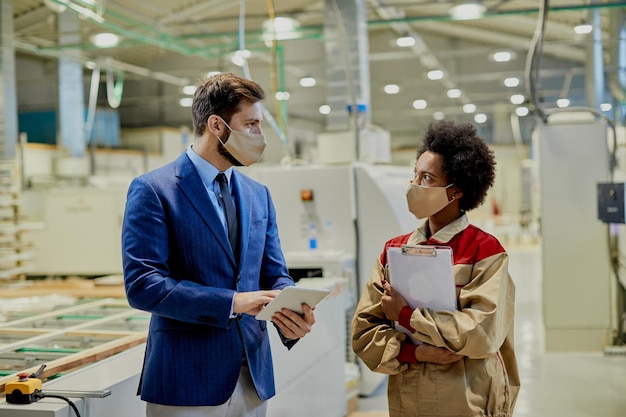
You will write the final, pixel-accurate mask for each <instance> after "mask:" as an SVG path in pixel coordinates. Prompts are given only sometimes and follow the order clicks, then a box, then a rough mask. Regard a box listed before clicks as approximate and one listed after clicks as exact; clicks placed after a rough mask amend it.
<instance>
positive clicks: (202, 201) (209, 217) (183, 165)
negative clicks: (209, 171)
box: [175, 153, 241, 265]
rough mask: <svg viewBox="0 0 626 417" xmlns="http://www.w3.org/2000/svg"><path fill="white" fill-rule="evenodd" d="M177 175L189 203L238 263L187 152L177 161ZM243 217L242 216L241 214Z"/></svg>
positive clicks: (179, 184) (230, 256)
mask: <svg viewBox="0 0 626 417" xmlns="http://www.w3.org/2000/svg"><path fill="white" fill-rule="evenodd" d="M175 166H176V177H178V179H179V181H178V187H179V188H180V190H181V191H182V192H183V194H184V195H185V197H187V199H188V200H189V203H190V204H191V205H192V206H193V207H194V209H195V210H196V211H197V212H198V214H199V215H200V217H201V218H202V221H203V222H204V224H205V225H206V226H207V227H208V228H209V229H210V230H211V232H212V233H213V235H214V236H215V240H217V242H218V243H219V244H220V246H221V247H222V249H224V251H225V252H226V253H227V254H228V257H229V259H230V260H231V262H233V264H235V265H236V264H237V262H236V260H235V254H234V253H233V250H232V248H231V247H230V242H229V240H228V235H227V234H226V231H225V230H224V227H223V226H222V223H221V222H220V221H219V217H218V214H217V212H216V210H215V207H213V204H211V200H210V199H209V196H208V195H207V191H206V189H205V188H204V184H202V180H201V179H200V175H198V172H197V171H196V169H195V167H194V166H193V164H192V163H191V161H190V160H189V158H188V157H187V155H186V154H184V153H183V154H182V155H181V156H180V157H179V158H178V159H177V160H176V162H175ZM239 218H241V216H239Z"/></svg>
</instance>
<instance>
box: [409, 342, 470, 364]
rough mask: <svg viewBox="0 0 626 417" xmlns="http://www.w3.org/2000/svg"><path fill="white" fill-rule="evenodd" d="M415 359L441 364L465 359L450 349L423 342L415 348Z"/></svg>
mask: <svg viewBox="0 0 626 417" xmlns="http://www.w3.org/2000/svg"><path fill="white" fill-rule="evenodd" d="M415 359H417V360H418V361H419V362H430V363H436V364H439V365H448V364H450V363H454V362H458V361H460V360H461V359H463V356H462V355H457V354H456V353H453V352H450V351H449V350H448V349H445V348H440V347H437V346H432V345H427V344H426V343H424V344H421V345H419V346H417V347H416V348H415Z"/></svg>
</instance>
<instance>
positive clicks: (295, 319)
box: [272, 304, 315, 339]
mask: <svg viewBox="0 0 626 417" xmlns="http://www.w3.org/2000/svg"><path fill="white" fill-rule="evenodd" d="M302 311H303V313H304V314H303V315H300V314H298V313H296V312H295V311H291V310H289V309H287V308H283V309H282V310H281V311H279V312H276V314H274V316H273V317H272V322H273V323H274V324H276V325H277V326H278V328H279V329H280V331H281V333H282V334H283V336H285V337H286V338H287V339H300V338H301V337H304V335H305V334H307V333H309V332H310V331H311V327H312V326H313V324H315V315H314V314H313V309H312V308H311V307H309V306H308V304H302Z"/></svg>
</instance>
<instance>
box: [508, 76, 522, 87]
mask: <svg viewBox="0 0 626 417" xmlns="http://www.w3.org/2000/svg"><path fill="white" fill-rule="evenodd" d="M504 85H505V86H506V87H509V88H510V87H517V86H518V85H519V78H516V77H510V78H506V79H505V80H504Z"/></svg>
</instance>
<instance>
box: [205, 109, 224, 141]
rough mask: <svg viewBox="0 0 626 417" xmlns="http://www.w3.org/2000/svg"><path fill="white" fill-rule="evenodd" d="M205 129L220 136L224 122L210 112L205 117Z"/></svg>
mask: <svg viewBox="0 0 626 417" xmlns="http://www.w3.org/2000/svg"><path fill="white" fill-rule="evenodd" d="M206 129H207V131H208V132H209V133H212V134H213V135H215V136H219V137H221V136H222V133H223V130H224V123H223V122H222V120H221V119H220V118H219V117H218V116H216V115H215V114H212V115H210V116H209V118H208V119H207V122H206Z"/></svg>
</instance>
